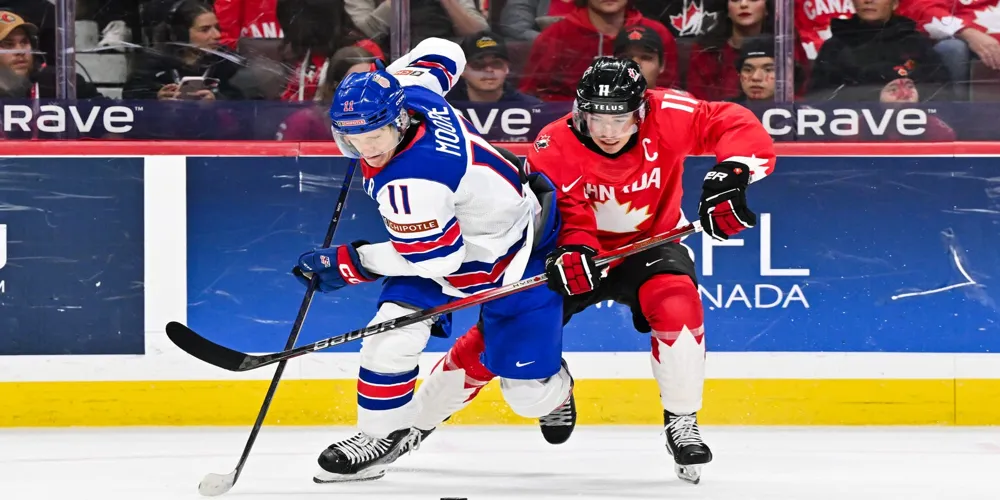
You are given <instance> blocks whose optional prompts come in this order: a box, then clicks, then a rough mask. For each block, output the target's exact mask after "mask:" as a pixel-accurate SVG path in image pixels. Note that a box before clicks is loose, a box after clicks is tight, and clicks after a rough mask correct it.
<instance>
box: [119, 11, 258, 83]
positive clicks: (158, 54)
mask: <svg viewBox="0 0 1000 500" xmlns="http://www.w3.org/2000/svg"><path fill="white" fill-rule="evenodd" d="M220 37H221V33H220V32H219V23H218V20H217V19H216V17H215V13H214V12H213V11H212V8H211V7H210V6H208V5H207V4H204V3H202V2H200V1H198V0H180V1H179V2H178V3H177V4H176V5H175V6H174V8H173V9H171V10H170V14H169V15H168V17H167V18H166V19H164V20H163V21H162V22H161V23H159V25H157V27H156V28H155V29H154V34H153V42H154V45H153V49H152V50H148V51H146V52H144V53H142V54H140V55H139V57H138V61H137V64H136V67H135V69H134V70H133V71H132V74H131V75H129V78H128V79H127V80H126V81H125V87H124V89H123V91H122V95H123V97H125V98H126V99H161V100H170V99H189V100H215V99H217V98H224V99H239V98H241V97H242V94H241V93H240V91H239V90H238V89H236V88H234V87H233V86H232V85H230V84H229V80H230V78H232V77H233V75H234V74H236V72H237V71H239V70H240V68H241V67H242V66H241V64H239V61H240V58H239V57H238V56H236V55H235V54H233V53H231V52H228V51H227V50H226V49H225V48H224V47H222V46H221V45H220V44H219V39H220ZM184 77H194V78H198V77H201V78H203V79H204V80H203V82H202V83H201V84H198V83H197V82H193V84H192V85H190V86H185V87H184V88H182V87H181V82H182V78H184Z"/></svg>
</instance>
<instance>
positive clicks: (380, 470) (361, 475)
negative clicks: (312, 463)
mask: <svg viewBox="0 0 1000 500" xmlns="http://www.w3.org/2000/svg"><path fill="white" fill-rule="evenodd" d="M386 469H388V467H378V466H375V467H369V468H367V469H365V470H363V471H361V472H358V473H357V474H334V473H332V472H329V471H326V470H323V469H320V471H319V472H317V473H316V475H315V476H313V482H314V483H317V484H328V483H357V482H361V481H374V480H376V479H381V478H382V476H384V475H385V471H386Z"/></svg>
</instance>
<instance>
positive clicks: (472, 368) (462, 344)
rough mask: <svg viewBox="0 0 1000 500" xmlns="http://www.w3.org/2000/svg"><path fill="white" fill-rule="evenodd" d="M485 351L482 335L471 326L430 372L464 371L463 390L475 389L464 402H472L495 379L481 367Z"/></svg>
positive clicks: (475, 327)
mask: <svg viewBox="0 0 1000 500" xmlns="http://www.w3.org/2000/svg"><path fill="white" fill-rule="evenodd" d="M485 349H486V344H485V343H484V342H483V334H482V333H481V332H480V331H479V328H478V327H477V326H473V327H472V328H470V329H469V331H468V332H466V333H465V334H464V335H462V336H461V337H459V338H458V340H456V341H455V345H453V346H451V349H449V350H448V353H447V354H445V355H444V357H443V358H441V361H438V364H437V365H435V366H434V370H432V371H431V372H432V373H433V372H435V371H437V370H438V369H439V368H440V369H443V370H444V371H451V370H458V369H459V368H462V369H464V370H465V388H466V389H473V388H474V389H475V390H474V391H473V392H472V394H471V395H470V396H469V398H468V399H466V401H472V399H473V398H475V397H476V395H477V394H479V390H480V389H482V388H483V387H485V386H486V384H488V383H489V382H490V380H493V378H494V377H496V375H494V374H493V373H492V372H490V371H489V370H488V369H486V367H485V366H483V362H482V360H481V356H482V354H483V351H484V350H485Z"/></svg>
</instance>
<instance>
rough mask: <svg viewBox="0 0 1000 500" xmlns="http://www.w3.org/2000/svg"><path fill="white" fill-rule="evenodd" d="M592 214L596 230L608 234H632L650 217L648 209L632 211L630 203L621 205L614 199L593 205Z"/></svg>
mask: <svg viewBox="0 0 1000 500" xmlns="http://www.w3.org/2000/svg"><path fill="white" fill-rule="evenodd" d="M594 213H595V215H597V229H600V230H601V231H606V232H609V233H634V232H636V231H638V230H639V226H641V225H642V223H643V222H646V219H649V217H650V213H649V207H642V208H640V209H636V210H633V209H632V202H625V204H624V205H622V204H621V203H618V200H615V199H614V198H610V199H608V201H604V202H597V203H594Z"/></svg>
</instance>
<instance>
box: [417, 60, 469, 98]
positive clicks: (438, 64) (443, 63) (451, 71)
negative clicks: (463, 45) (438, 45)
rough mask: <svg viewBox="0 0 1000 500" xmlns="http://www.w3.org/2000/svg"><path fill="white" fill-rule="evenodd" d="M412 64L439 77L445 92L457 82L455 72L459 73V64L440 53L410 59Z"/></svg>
mask: <svg viewBox="0 0 1000 500" xmlns="http://www.w3.org/2000/svg"><path fill="white" fill-rule="evenodd" d="M410 66H417V67H420V68H424V69H426V70H428V71H429V72H430V74H432V75H434V77H435V78H437V79H438V83H440V84H441V90H444V91H445V92H447V91H449V90H451V87H452V86H453V85H454V82H455V74H456V73H458V65H457V64H455V61H452V60H451V59H449V58H447V57H443V56H439V55H431V54H428V55H425V56H421V57H419V58H417V59H416V60H414V61H410Z"/></svg>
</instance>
